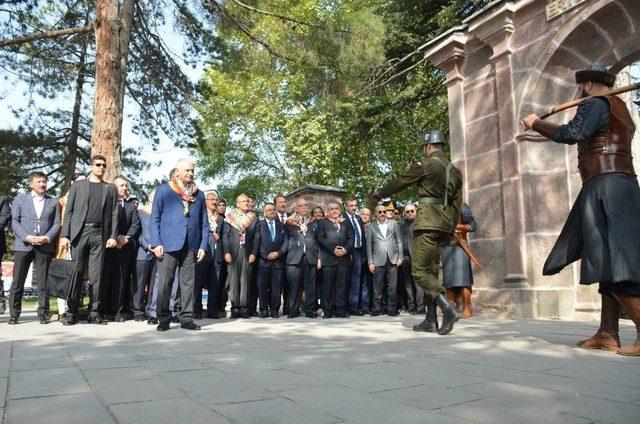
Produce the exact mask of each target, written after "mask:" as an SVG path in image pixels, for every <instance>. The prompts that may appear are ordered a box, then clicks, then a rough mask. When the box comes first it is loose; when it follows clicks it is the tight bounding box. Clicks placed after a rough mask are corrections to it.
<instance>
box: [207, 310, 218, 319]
mask: <svg viewBox="0 0 640 424" xmlns="http://www.w3.org/2000/svg"><path fill="white" fill-rule="evenodd" d="M207 318H209V319H218V312H216V311H211V312H209V311H208V310H207Z"/></svg>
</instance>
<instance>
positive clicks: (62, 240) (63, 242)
mask: <svg viewBox="0 0 640 424" xmlns="http://www.w3.org/2000/svg"><path fill="white" fill-rule="evenodd" d="M60 246H61V247H63V248H64V249H67V250H69V248H70V247H71V240H69V237H60Z"/></svg>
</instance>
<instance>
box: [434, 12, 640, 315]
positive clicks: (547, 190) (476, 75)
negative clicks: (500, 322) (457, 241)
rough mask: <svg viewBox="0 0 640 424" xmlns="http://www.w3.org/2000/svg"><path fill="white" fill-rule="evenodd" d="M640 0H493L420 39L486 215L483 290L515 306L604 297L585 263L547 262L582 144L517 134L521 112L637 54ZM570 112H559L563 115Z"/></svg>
mask: <svg viewBox="0 0 640 424" xmlns="http://www.w3.org/2000/svg"><path fill="white" fill-rule="evenodd" d="M638 40H640V2H638V1H636V0H520V1H513V2H509V1H498V2H494V3H492V4H491V5H490V6H488V7H487V8H486V9H484V10H483V11H481V12H479V13H478V14H476V15H474V16H472V17H470V18H469V19H467V20H466V21H465V22H464V25H463V26H461V27H458V28H454V29H453V30H451V31H449V32H448V33H446V34H443V35H442V36H441V37H439V38H438V39H436V40H434V41H433V42H431V43H429V44H428V45H426V46H425V55H426V56H427V58H428V59H429V60H430V61H431V62H433V63H434V64H435V65H436V66H438V67H439V68H440V69H442V70H443V71H444V72H445V73H446V76H447V79H446V85H447V87H448V95H449V120H450V134H451V151H452V160H453V161H454V163H456V165H457V166H458V167H460V169H462V170H463V172H464V174H465V183H466V184H465V187H466V188H465V196H466V198H467V199H468V201H469V202H470V203H471V205H472V207H473V208H474V210H475V212H476V215H478V217H479V221H480V229H479V230H478V232H477V234H476V235H475V237H474V238H473V239H472V241H471V244H472V247H473V248H474V249H475V250H476V251H477V252H478V255H479V256H480V257H481V258H482V259H483V261H484V262H485V264H486V265H487V266H486V269H485V270H484V271H482V272H480V273H478V275H477V277H478V278H477V280H476V281H477V287H476V296H477V298H478V300H479V301H480V302H482V303H484V304H485V305H487V306H494V307H496V308H501V309H502V308H506V309H507V310H508V312H509V313H510V314H511V315H514V316H534V317H537V316H545V317H561V318H572V317H575V316H576V315H578V314H580V313H585V312H586V313H593V312H595V311H596V309H597V307H598V302H597V296H596V293H595V287H582V286H581V287H579V286H578V284H577V282H578V277H579V276H578V269H577V268H576V266H574V267H568V268H567V269H565V270H564V271H563V272H562V273H560V274H558V275H556V276H553V277H543V276H542V274H541V272H542V264H543V263H544V259H545V258H546V255H547V254H548V252H549V251H550V249H551V246H552V244H553V242H554V241H555V238H556V237H557V235H558V233H559V231H560V229H561V227H562V225H563V223H564V219H565V218H566V215H567V213H568V211H569V209H570V206H571V204H572V202H573V199H574V198H575V196H576V195H577V193H578V191H579V189H580V179H579V176H578V175H577V172H576V169H577V154H576V152H575V148H571V147H570V146H563V145H557V144H554V143H522V142H521V141H525V140H527V139H535V138H537V136H536V135H535V134H532V133H524V134H523V133H522V132H521V129H520V128H519V126H518V121H519V119H520V118H521V117H522V116H524V115H526V113H529V112H530V111H537V112H544V111H546V110H548V109H550V108H551V107H552V106H553V105H555V104H559V103H563V102H565V101H568V100H570V99H572V98H574V97H575V95H576V88H575V84H574V81H573V74H574V71H575V70H576V69H581V68H583V67H585V66H586V64H587V63H590V62H595V61H598V62H601V63H603V64H605V65H606V66H609V67H611V69H612V70H613V71H614V72H618V71H620V70H621V69H622V68H624V67H625V66H626V65H628V64H629V63H631V62H632V61H635V60H638V59H640V43H639V42H638ZM572 114H573V111H566V112H564V113H562V114H558V115H557V116H554V117H553V118H552V119H553V120H555V121H557V122H561V121H566V120H567V119H568V118H569V117H570V116H571V115H572Z"/></svg>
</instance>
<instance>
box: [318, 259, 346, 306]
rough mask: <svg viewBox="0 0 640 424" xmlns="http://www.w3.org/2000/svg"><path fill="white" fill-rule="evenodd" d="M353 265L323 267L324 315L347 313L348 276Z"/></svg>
mask: <svg viewBox="0 0 640 424" xmlns="http://www.w3.org/2000/svg"><path fill="white" fill-rule="evenodd" d="M350 271H351V267H350V266H349V265H348V264H347V265H337V266H323V267H322V311H323V312H324V316H327V315H328V316H332V315H333V314H346V313H347V312H348V311H347V309H348V305H347V278H348V277H349V275H350V274H349V273H350Z"/></svg>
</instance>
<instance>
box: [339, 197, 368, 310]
mask: <svg viewBox="0 0 640 424" xmlns="http://www.w3.org/2000/svg"><path fill="white" fill-rule="evenodd" d="M345 209H346V210H345V212H344V214H343V218H344V219H346V220H347V221H349V224H350V225H351V230H352V231H353V235H354V245H353V252H352V253H351V259H352V261H351V270H350V271H351V272H350V275H349V280H348V282H349V284H348V288H347V290H348V303H349V313H350V314H351V315H364V314H366V313H369V311H370V307H369V306H370V305H369V287H368V285H367V284H366V283H367V280H366V279H365V280H364V284H361V280H362V279H361V278H360V277H361V274H362V263H363V261H364V259H365V255H366V253H367V252H366V250H365V246H366V240H365V239H366V231H365V227H364V222H362V218H360V216H359V215H358V214H357V210H358V200H357V199H356V198H355V197H352V198H350V199H347V202H346V208H345Z"/></svg>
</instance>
